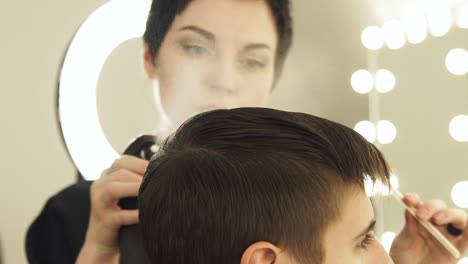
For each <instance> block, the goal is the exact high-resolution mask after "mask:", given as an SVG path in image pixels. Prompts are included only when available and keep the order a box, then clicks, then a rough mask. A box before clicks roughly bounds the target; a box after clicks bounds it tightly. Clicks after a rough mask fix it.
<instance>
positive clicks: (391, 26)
mask: <svg viewBox="0 0 468 264" xmlns="http://www.w3.org/2000/svg"><path fill="white" fill-rule="evenodd" d="M382 33H383V39H384V40H385V43H386V44H387V47H388V48H390V49H399V48H401V47H403V45H405V43H406V38H405V33H404V29H403V25H402V24H401V22H400V21H398V20H390V21H387V22H385V23H384V25H383V26H382Z"/></svg>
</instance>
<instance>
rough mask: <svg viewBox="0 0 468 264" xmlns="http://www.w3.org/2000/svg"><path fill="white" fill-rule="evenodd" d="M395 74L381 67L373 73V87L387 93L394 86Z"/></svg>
mask: <svg viewBox="0 0 468 264" xmlns="http://www.w3.org/2000/svg"><path fill="white" fill-rule="evenodd" d="M395 83H396V79H395V75H393V73H392V72H391V71H389V70H385V69H381V70H378V71H377V73H376V74H375V88H376V89H377V91H379V92H380V93H388V92H390V91H392V90H393V88H395Z"/></svg>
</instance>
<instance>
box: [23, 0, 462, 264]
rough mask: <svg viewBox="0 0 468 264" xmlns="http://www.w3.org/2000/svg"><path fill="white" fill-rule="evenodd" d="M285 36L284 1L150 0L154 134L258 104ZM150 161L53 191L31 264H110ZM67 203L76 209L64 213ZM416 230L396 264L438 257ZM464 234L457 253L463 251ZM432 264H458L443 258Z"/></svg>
mask: <svg viewBox="0 0 468 264" xmlns="http://www.w3.org/2000/svg"><path fill="white" fill-rule="evenodd" d="M291 37H292V32H291V18H290V10H289V1H288V0H248V1H241V0H222V1H220V0H193V1H190V0H177V1H176V0H153V4H152V7H151V12H150V15H149V17H148V21H147V28H146V32H145V34H144V45H145V52H144V63H145V70H146V72H147V74H148V77H149V78H150V79H152V80H154V83H155V85H154V92H155V101H156V104H157V106H160V109H161V114H162V116H163V120H165V122H164V123H163V124H160V125H159V126H158V129H157V131H158V133H157V136H158V137H159V138H165V137H166V136H167V135H169V134H170V133H171V132H172V131H174V129H175V128H177V126H178V125H180V124H181V123H182V122H183V121H184V120H186V119H187V118H189V117H190V116H192V115H194V114H197V113H200V112H204V111H208V110H211V109H217V108H235V107H242V106H264V105H265V104H266V102H267V99H268V97H269V94H270V92H271V90H272V89H273V86H274V84H275V82H276V80H277V79H278V78H279V75H280V73H281V69H282V66H283V62H284V59H285V57H286V54H287V52H288V49H289V46H290V43H291ZM147 164H148V162H147V161H145V160H143V159H138V158H135V157H130V156H123V157H121V158H120V159H118V160H116V161H115V162H114V163H113V165H112V166H111V168H109V169H107V170H105V171H104V172H102V174H101V177H100V178H99V180H97V181H95V182H93V183H92V184H90V183H87V184H84V185H83V184H81V185H80V184H76V185H74V186H71V187H69V188H67V189H65V190H64V191H62V192H60V193H59V194H57V195H55V196H54V197H52V198H51V199H50V200H49V201H48V203H47V205H46V206H45V208H44V209H43V211H42V213H41V215H40V216H39V217H38V219H37V220H36V221H35V222H34V223H33V225H32V227H31V230H32V229H34V230H41V232H31V230H30V232H29V234H28V240H29V239H32V238H31V237H34V236H36V237H37V236H41V239H42V240H43V241H44V245H47V246H44V247H41V248H34V247H33V246H31V247H29V246H28V258H29V260H30V261H31V262H33V263H73V262H75V261H77V263H111V262H117V260H118V258H119V252H120V250H119V247H118V241H117V240H118V232H119V229H120V227H121V226H124V225H130V224H135V223H137V222H138V212H137V210H123V209H121V208H120V207H119V206H118V204H117V203H118V201H119V200H120V199H121V198H124V197H128V196H136V195H137V192H138V188H139V186H140V182H141V177H142V175H143V173H144V171H145V169H146V166H147ZM90 185H91V186H90ZM410 198H413V199H412V200H408V201H407V202H408V203H410V202H411V203H413V204H417V207H419V208H421V209H422V208H427V209H428V214H429V215H430V216H432V215H435V214H436V213H438V212H439V213H440V212H443V213H445V214H446V215H447V218H446V219H445V220H444V221H443V222H440V224H441V225H446V224H447V223H449V222H451V223H453V224H454V225H456V226H457V227H459V228H465V226H466V216H463V215H461V214H458V213H456V211H454V210H452V209H446V208H445V206H441V205H440V204H436V203H434V202H431V203H427V204H420V203H417V201H416V200H417V198H415V197H413V196H408V197H407V198H406V199H410ZM81 201H82V202H81ZM86 201H90V205H89V204H84V203H86ZM80 202H81V203H80ZM81 204H84V205H81ZM72 205H73V206H74V207H73V208H79V209H77V210H70V207H71V206H72ZM417 228H418V226H417V224H416V223H414V221H413V222H411V221H408V224H407V226H406V227H405V229H403V231H402V233H401V234H400V235H399V236H398V238H397V239H396V240H395V245H402V246H403V249H402V250H399V251H398V252H395V253H394V254H393V256H394V257H395V260H397V259H398V260H401V261H398V262H396V261H395V263H401V264H406V263H408V264H409V263H411V264H414V263H425V262H414V260H415V259H421V260H424V259H427V258H431V257H433V256H434V257H439V255H437V254H438V253H437V250H430V249H432V248H434V247H437V245H433V244H430V243H427V242H426V241H425V240H422V239H420V238H421V236H422V235H421V234H424V233H423V232H424V231H421V232H416V231H415V230H418V229H417ZM466 233H468V232H465V234H464V237H463V241H464V244H462V243H460V244H459V245H460V250H465V249H466V247H467V244H468V242H467V241H468V237H466ZM460 237H461V236H458V237H453V238H452V237H451V239H460ZM406 245H413V246H411V247H407V246H406ZM422 249H424V250H422ZM426 249H429V250H426ZM409 258H410V259H409ZM439 259H440V258H439ZM410 260H411V261H410ZM437 263H438V264H445V263H455V262H453V261H452V259H450V258H448V259H447V261H445V262H444V261H442V262H437Z"/></svg>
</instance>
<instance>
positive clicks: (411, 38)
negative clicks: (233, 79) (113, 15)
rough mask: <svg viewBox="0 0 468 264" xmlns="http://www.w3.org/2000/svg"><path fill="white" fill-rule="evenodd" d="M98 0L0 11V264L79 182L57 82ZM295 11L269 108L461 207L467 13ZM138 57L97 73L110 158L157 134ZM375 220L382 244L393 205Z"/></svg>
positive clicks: (420, 7)
mask: <svg viewBox="0 0 468 264" xmlns="http://www.w3.org/2000/svg"><path fill="white" fill-rule="evenodd" d="M108 2H111V1H104V0H95V1H89V0H81V1H58V0H45V1H21V0H20V1H6V0H1V2H0V32H1V33H2V37H1V40H2V41H1V46H0V47H1V48H0V58H1V61H0V87H1V96H0V107H1V109H0V122H1V125H2V129H1V132H0V133H1V145H0V146H1V148H0V169H1V173H2V176H1V177H2V185H1V186H2V188H1V191H0V201H2V202H1V204H0V247H2V248H1V249H0V252H1V254H2V256H1V257H2V258H3V263H26V257H25V254H24V238H25V233H26V230H27V228H28V226H29V225H30V223H31V222H32V221H33V219H34V218H35V217H36V216H37V215H38V213H39V212H40V210H41V209H42V207H43V206H44V204H45V202H46V201H47V199H48V198H49V197H50V196H52V195H53V194H55V193H57V192H58V191H60V190H61V189H63V188H65V187H66V186H68V185H70V184H72V183H74V182H76V181H77V170H76V168H75V166H74V164H73V162H72V161H71V159H70V157H69V155H68V153H67V149H66V147H65V145H64V143H63V140H62V136H61V133H60V128H59V126H58V122H57V86H58V80H59V73H60V69H61V67H62V62H63V58H64V56H65V54H66V52H67V48H68V45H69V43H70V41H71V40H72V38H73V36H74V34H75V33H76V32H77V31H78V29H79V28H80V25H81V24H82V23H83V22H84V21H85V20H86V19H87V18H88V17H89V16H90V14H92V13H93V12H94V11H95V10H96V9H98V8H99V7H101V6H102V5H104V4H106V3H108ZM292 3H293V19H294V31H295V36H294V40H293V46H292V49H291V52H290V55H289V57H288V59H287V62H286V65H285V69H284V72H283V76H282V78H281V80H280V82H279V83H278V85H277V87H276V88H275V90H274V91H273V94H272V98H271V100H270V104H269V106H270V107H273V108H278V109H283V110H290V111H300V112H306V113H311V114H314V115H319V116H323V117H326V118H329V119H331V120H334V121H337V122H341V123H343V124H345V125H347V126H349V127H352V128H356V130H358V131H359V132H360V133H362V134H363V135H364V136H365V137H366V138H368V140H369V141H372V142H374V143H375V144H377V145H378V146H379V147H380V148H381V149H382V150H383V152H384V153H385V155H386V156H387V158H388V160H389V161H390V163H391V164H392V166H393V167H394V170H395V176H396V177H395V181H397V182H398V184H399V188H400V190H401V191H402V192H416V193H419V194H420V195H421V197H422V198H423V199H424V200H427V199H432V198H441V199H443V200H445V201H447V203H448V204H449V205H450V206H457V207H461V208H468V196H467V194H468V188H467V185H468V183H467V181H468V174H467V164H468V143H467V142H468V121H467V120H468V76H467V72H468V53H467V51H466V50H467V49H468V30H467V28H468V8H467V6H468V1H455V0H453V1H442V0H440V1H436V0H434V1H432V0H431V1H429V0H427V1H426V0H420V1H412V0H398V1H384V0H355V1H326V0H314V1H305V0H292ZM142 54H143V49H142V41H141V39H137V38H135V39H130V40H128V41H125V42H123V43H121V44H120V45H118V46H117V47H116V48H115V49H114V50H113V51H112V52H111V54H110V55H109V56H108V57H107V59H106V61H105V63H104V65H103V66H102V70H101V72H100V75H99V80H98V83H97V91H96V95H97V109H98V116H99V120H100V123H101V125H102V129H103V132H104V134H105V136H106V137H107V139H108V141H109V143H110V144H111V145H112V146H113V148H114V149H115V150H116V151H117V152H122V151H123V150H124V148H125V146H126V145H127V144H128V143H129V141H130V140H131V139H132V138H134V137H135V136H137V135H139V134H148V133H151V132H152V127H153V126H152V125H151V124H153V123H154V122H157V120H155V116H153V115H152V113H153V110H152V108H153V106H152V101H151V100H150V99H148V98H149V97H148V94H149V90H150V89H151V83H150V82H149V81H148V80H147V78H146V77H145V74H144V71H143V58H142ZM362 121H364V122H362ZM378 215H379V217H381V218H382V219H379V220H380V226H379V229H378V231H379V235H383V234H384V232H398V231H399V229H400V228H401V226H402V224H403V210H402V209H401V208H400V207H398V205H397V204H396V203H394V202H393V201H392V200H391V199H390V198H388V199H383V204H382V205H380V206H379V209H378ZM384 237H385V238H387V237H388V238H391V237H392V233H385V235H384Z"/></svg>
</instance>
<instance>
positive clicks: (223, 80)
mask: <svg viewBox="0 0 468 264" xmlns="http://www.w3.org/2000/svg"><path fill="white" fill-rule="evenodd" d="M236 78H237V76H236V68H235V65H234V61H233V60H231V59H228V58H224V59H219V60H218V61H217V62H216V63H215V64H214V65H213V67H212V68H211V71H210V76H209V86H210V88H211V89H213V90H215V91H216V92H219V93H223V94H233V93H235V92H236V89H237V87H236Z"/></svg>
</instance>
